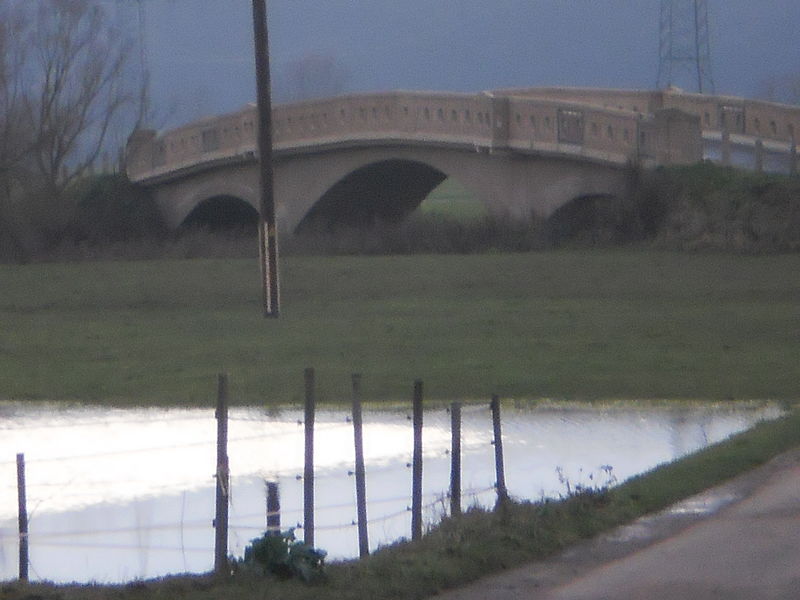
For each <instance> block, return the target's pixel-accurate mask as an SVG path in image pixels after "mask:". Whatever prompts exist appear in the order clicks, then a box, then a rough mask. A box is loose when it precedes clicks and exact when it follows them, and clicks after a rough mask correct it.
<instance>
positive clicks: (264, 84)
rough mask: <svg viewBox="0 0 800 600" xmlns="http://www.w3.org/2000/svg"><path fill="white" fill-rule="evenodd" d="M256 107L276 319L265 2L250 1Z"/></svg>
mask: <svg viewBox="0 0 800 600" xmlns="http://www.w3.org/2000/svg"><path fill="white" fill-rule="evenodd" d="M253 33H254V39H255V54H256V91H257V95H258V98H257V104H258V156H259V162H260V167H261V168H260V174H261V218H260V220H259V227H258V239H259V251H260V252H259V254H260V256H261V282H262V287H263V297H264V316H265V317H277V316H278V313H279V308H280V307H279V303H280V296H279V289H278V233H277V226H276V223H275V189H274V188H275V184H274V174H273V170H272V97H271V96H272V90H271V83H270V72H269V36H268V28H267V5H266V1H265V0H253Z"/></svg>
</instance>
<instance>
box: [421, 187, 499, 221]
mask: <svg viewBox="0 0 800 600" xmlns="http://www.w3.org/2000/svg"><path fill="white" fill-rule="evenodd" d="M488 214H489V211H488V209H487V206H486V203H485V202H484V201H483V200H481V199H480V198H478V197H477V196H476V195H475V194H473V193H472V192H471V191H470V190H469V189H468V188H467V187H466V186H464V185H463V184H462V183H461V182H460V181H458V180H457V179H455V178H454V177H448V178H447V179H445V180H444V181H442V183H440V184H439V185H437V186H436V187H435V188H434V189H433V190H432V191H431V192H430V193H429V194H428V195H427V196H426V197H425V198H424V199H423V201H422V202H421V203H420V205H419V206H418V207H417V208H416V210H415V211H414V215H419V216H421V217H428V216H431V217H438V218H444V219H447V220H450V221H457V222H459V223H470V222H474V221H478V220H480V219H482V218H484V217H486V216H487V215H488Z"/></svg>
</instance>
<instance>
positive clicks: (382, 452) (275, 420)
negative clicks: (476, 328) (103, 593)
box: [0, 403, 780, 582]
mask: <svg viewBox="0 0 800 600" xmlns="http://www.w3.org/2000/svg"><path fill="white" fill-rule="evenodd" d="M779 414H780V409H779V408H777V407H775V406H770V405H745V404H735V405H734V404H725V405H714V406H704V405H698V404H678V405H667V404H663V405H659V406H650V407H642V406H633V405H615V406H605V407H603V408H601V409H596V408H591V407H586V406H572V407H563V406H558V405H546V406H544V405H539V406H536V405H533V404H531V405H527V404H525V403H522V404H519V405H516V406H514V407H512V406H506V407H504V412H503V434H504V446H505V457H506V480H507V484H508V489H509V492H510V494H511V495H512V496H515V497H518V498H527V499H539V498H541V497H545V496H554V495H558V494H561V493H564V491H565V487H564V486H565V483H564V482H565V481H567V480H568V481H569V482H570V485H572V486H574V485H578V484H583V485H586V484H590V483H593V482H597V481H598V478H599V481H600V482H601V483H602V482H603V481H605V478H606V477H607V476H608V475H607V474H606V473H604V472H603V471H602V467H603V466H604V465H610V466H611V467H613V471H612V474H613V475H614V476H615V477H616V478H617V479H618V480H620V481H621V480H623V479H625V478H628V477H630V476H632V475H634V474H637V473H640V472H642V471H645V470H647V469H649V468H652V467H653V466H655V465H656V464H659V463H662V462H665V461H669V460H673V459H675V458H677V457H679V456H682V455H684V454H686V453H688V452H692V451H694V450H696V449H698V448H701V447H702V446H704V445H706V444H709V443H714V442H716V441H719V440H721V439H723V438H725V437H727V436H729V435H731V434H732V433H735V432H738V431H740V430H742V429H745V428H747V427H749V426H751V425H752V424H753V423H754V422H756V421H758V420H761V419H766V418H774V417H777V416H778V415H779ZM463 419H464V421H463V425H462V451H463V474H462V484H463V488H464V490H465V493H464V503H465V505H469V504H471V503H478V504H483V505H490V504H491V503H492V502H493V499H494V492H493V490H492V486H493V483H494V480H495V474H494V454H493V448H492V445H491V436H492V434H491V431H492V427H491V415H490V412H489V410H488V406H486V405H480V406H477V405H476V406H466V407H465V408H464V410H463ZM364 424H365V431H364V444H365V460H366V464H367V491H368V498H369V507H368V514H369V518H370V521H371V523H370V543H371V546H372V547H373V548H374V547H376V546H377V545H379V544H385V543H390V542H392V541H394V540H396V539H398V538H400V537H403V536H408V535H409V532H410V514H409V513H408V511H407V510H406V508H407V506H408V504H409V503H410V499H409V498H410V488H411V483H410V479H411V473H410V469H408V468H407V466H406V465H407V463H408V462H410V459H411V453H412V447H411V446H412V435H411V423H410V421H409V420H408V419H407V414H406V412H405V411H404V410H380V411H367V412H365V415H364ZM449 428H450V418H449V415H448V414H447V413H446V411H445V410H443V409H441V410H429V411H428V412H427V413H426V415H425V431H424V440H423V443H424V449H425V466H424V483H423V489H424V493H425V500H426V502H427V511H426V516H427V519H428V520H429V521H435V520H437V519H438V518H440V517H441V515H442V514H444V512H445V509H446V506H447V502H446V501H445V500H444V493H445V490H446V489H447V487H448V481H449V470H450V458H449V456H448V455H447V452H448V449H449V446H450V432H449ZM0 433H1V434H2V437H0V459H2V460H0V535H1V536H2V543H0V577H1V578H2V579H11V578H13V577H14V576H15V574H16V571H17V563H16V560H17V536H16V502H17V490H16V471H15V469H16V466H15V460H14V459H15V455H16V454H17V453H18V452H23V453H25V456H26V463H27V480H28V506H29V512H30V517H31V522H30V530H31V533H30V540H31V575H32V578H34V579H36V578H41V579H48V580H53V581H59V582H64V581H90V580H92V581H103V582H118V581H127V580H131V579H135V578H149V577H155V576H159V575H164V574H167V573H179V572H202V571H207V570H210V569H211V567H212V565H213V549H212V548H213V540H214V532H213V529H212V525H211V519H212V518H213V514H214V478H213V473H214V470H215V460H216V455H215V434H216V424H215V421H214V418H213V411H211V410H206V409H137V410H114V409H111V410H107V409H97V408H82V407H64V406H60V405H52V406H41V405H36V406H34V407H31V406H30V405H24V404H13V403H9V404H2V405H0ZM229 437H230V446H229V455H230V463H231V471H232V482H233V485H232V504H231V513H230V523H231V534H230V549H231V552H232V553H233V554H237V555H241V553H242V552H243V548H244V546H245V545H246V544H247V542H248V541H249V540H250V539H251V538H253V537H255V536H257V535H259V534H260V533H261V532H262V531H263V529H264V522H265V516H264V515H265V492H264V481H265V480H267V479H269V480H273V481H278V482H279V483H280V488H281V501H282V521H283V525H284V527H289V526H296V525H300V524H301V523H300V522H301V521H302V495H303V494H302V492H303V490H302V487H303V484H302V481H300V480H299V479H298V477H299V475H300V474H301V473H302V471H303V427H302V414H301V413H300V412H297V411H292V410H286V411H279V412H277V413H275V412H273V413H269V414H268V413H266V412H264V411H262V410H258V409H252V408H251V409H232V410H231V422H230V426H229ZM352 440H353V433H352V427H351V425H350V424H349V423H348V419H347V414H346V413H345V412H344V411H323V412H320V413H318V415H317V430H316V442H315V446H316V462H317V474H316V478H315V479H316V498H317V506H318V510H317V516H316V524H317V533H316V540H317V545H318V546H319V547H321V548H325V549H326V550H328V552H329V555H330V556H331V557H332V558H342V557H351V556H356V555H357V553H358V546H357V537H356V528H355V526H354V524H353V522H354V520H355V518H356V508H355V492H354V481H353V478H352V477H350V476H349V471H351V470H352V462H353V448H352V443H353V442H352ZM559 473H561V480H559ZM298 537H302V531H301V530H300V531H298Z"/></svg>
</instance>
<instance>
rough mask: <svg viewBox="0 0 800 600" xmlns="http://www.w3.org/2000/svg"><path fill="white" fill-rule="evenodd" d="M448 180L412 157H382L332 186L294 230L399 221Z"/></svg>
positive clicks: (323, 230)
mask: <svg viewBox="0 0 800 600" xmlns="http://www.w3.org/2000/svg"><path fill="white" fill-rule="evenodd" d="M445 179H447V175H446V174H445V173H443V172H442V171H440V170H438V169H435V168H434V167H431V166H430V165H427V164H425V163H421V162H416V161H411V160H400V159H394V160H385V161H380V162H376V163H372V164H369V165H366V166H364V167H361V168H359V169H356V170H355V171H353V172H351V173H350V174H348V175H347V176H346V177H344V178H343V179H340V180H339V181H338V182H337V183H336V184H334V185H333V187H331V188H330V189H329V190H328V191H327V192H326V193H325V194H324V195H323V196H322V197H321V198H320V199H319V200H318V201H317V203H316V204H314V206H313V207H312V208H311V210H310V211H309V212H308V213H307V214H306V216H305V217H304V218H303V219H302V221H300V223H299V224H298V226H297V228H296V229H295V232H296V233H300V234H302V233H311V232H326V233H330V232H333V231H335V230H337V229H341V228H349V229H367V228H370V227H373V226H375V225H380V224H384V223H399V222H401V221H402V220H404V219H405V218H406V217H407V216H408V215H410V214H411V213H412V212H414V210H416V208H417V207H418V206H419V205H420V203H421V202H422V201H423V200H424V199H425V198H426V197H427V196H428V194H430V192H431V191H432V190H433V189H434V188H436V187H437V186H438V185H439V184H440V183H442V182H443V181H444V180H445Z"/></svg>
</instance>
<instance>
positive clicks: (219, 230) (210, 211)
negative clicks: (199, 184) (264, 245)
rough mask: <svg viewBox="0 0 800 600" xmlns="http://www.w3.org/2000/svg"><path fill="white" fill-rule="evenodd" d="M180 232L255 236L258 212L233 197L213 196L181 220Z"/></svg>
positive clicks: (246, 203)
mask: <svg viewBox="0 0 800 600" xmlns="http://www.w3.org/2000/svg"><path fill="white" fill-rule="evenodd" d="M180 229H181V231H184V232H186V231H198V230H200V231H207V232H209V233H215V234H237V235H247V236H251V235H252V236H255V235H256V234H257V233H258V211H256V209H255V208H253V207H252V206H251V205H250V204H249V203H248V202H245V201H244V200H242V199H241V198H237V197H235V196H214V197H212V198H208V199H207V200H204V201H203V202H201V203H200V204H198V205H197V206H196V207H195V208H194V210H192V212H191V213H189V215H188V216H187V217H186V218H185V219H184V220H183V223H181V227H180Z"/></svg>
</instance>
